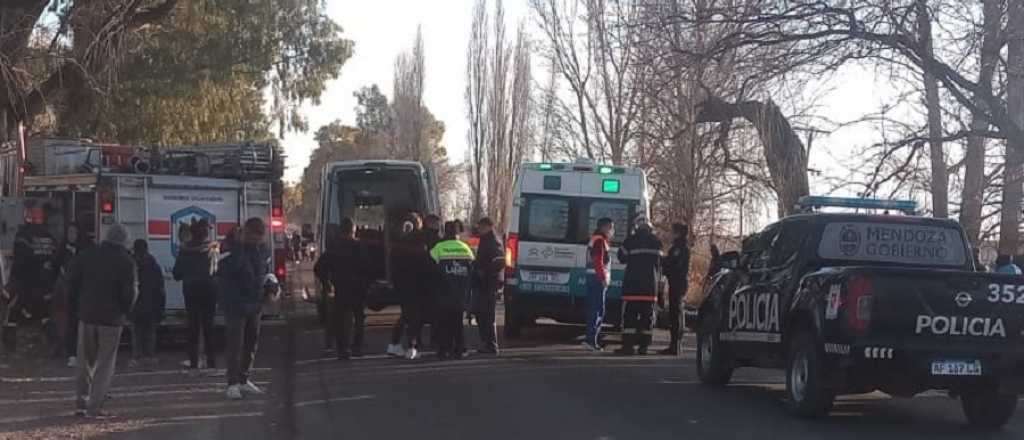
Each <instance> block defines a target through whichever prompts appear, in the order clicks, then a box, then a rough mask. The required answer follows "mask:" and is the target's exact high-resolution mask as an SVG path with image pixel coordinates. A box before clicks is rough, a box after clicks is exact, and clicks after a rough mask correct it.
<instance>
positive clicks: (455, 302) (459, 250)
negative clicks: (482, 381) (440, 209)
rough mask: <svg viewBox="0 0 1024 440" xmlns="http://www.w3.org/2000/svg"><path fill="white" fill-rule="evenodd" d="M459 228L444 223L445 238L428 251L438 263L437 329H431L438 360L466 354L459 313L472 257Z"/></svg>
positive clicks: (450, 222)
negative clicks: (460, 236) (460, 235)
mask: <svg viewBox="0 0 1024 440" xmlns="http://www.w3.org/2000/svg"><path fill="white" fill-rule="evenodd" d="M459 230H460V228H459V226H458V224H456V223H455V222H454V221H449V222H445V224H444V240H441V241H440V242H438V243H437V244H436V245H434V248H433V249H431V250H430V257H431V258H432V259H433V260H434V262H435V263H436V264H437V269H436V271H435V275H436V277H437V284H436V285H437V297H436V301H435V306H436V310H437V316H436V317H435V321H434V322H435V324H436V328H435V329H432V331H434V332H435V334H434V337H435V338H436V343H437V357H438V359H441V360H446V359H461V358H462V357H464V356H465V339H464V335H463V321H462V316H463V313H464V311H465V308H466V297H467V296H468V295H469V289H470V285H471V282H472V281H471V275H470V272H471V271H472V268H473V260H474V257H473V250H472V249H470V248H469V245H467V244H466V243H465V242H463V241H461V240H459Z"/></svg>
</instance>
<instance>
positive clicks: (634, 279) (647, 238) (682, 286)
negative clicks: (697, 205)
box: [583, 217, 690, 356]
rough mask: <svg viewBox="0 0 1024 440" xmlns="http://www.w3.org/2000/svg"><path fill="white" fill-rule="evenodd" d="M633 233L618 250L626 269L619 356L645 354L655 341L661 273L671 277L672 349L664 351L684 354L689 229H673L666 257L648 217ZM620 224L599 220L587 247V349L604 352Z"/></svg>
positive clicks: (680, 226) (637, 223)
mask: <svg viewBox="0 0 1024 440" xmlns="http://www.w3.org/2000/svg"><path fill="white" fill-rule="evenodd" d="M633 227H634V232H633V234H631V235H629V236H628V237H626V239H625V240H624V241H623V242H622V244H621V245H620V246H619V249H618V252H617V255H616V258H617V259H618V261H619V263H622V264H625V265H626V271H625V275H624V276H623V279H622V321H621V323H622V347H621V348H619V349H618V350H616V351H615V354H619V355H624V356H631V355H634V354H641V355H645V354H647V352H648V348H649V347H650V345H651V342H652V339H653V338H652V336H653V331H654V324H655V321H656V319H657V318H656V312H657V307H656V306H655V305H656V304H657V301H658V289H659V285H660V280H661V277H662V275H664V276H665V277H666V278H668V303H669V321H670V322H669V324H670V325H669V332H670V341H669V346H668V347H667V348H665V349H663V350H661V351H660V352H659V353H660V354H663V355H673V356H676V355H679V352H680V350H681V348H682V347H681V344H682V332H683V314H682V302H683V296H684V295H685V294H686V289H687V286H688V278H689V272H690V269H689V268H690V247H689V245H688V243H687V237H688V235H689V228H688V227H687V226H686V225H684V224H681V223H676V224H673V225H672V246H671V247H670V248H669V250H668V252H667V254H666V253H663V252H662V243H661V241H660V240H658V238H657V237H656V236H655V235H654V233H653V232H652V230H651V224H650V223H649V222H648V220H647V219H646V218H644V217H639V218H637V219H636V220H635V221H634V223H633ZM614 235H615V223H614V222H613V221H612V219H610V218H601V219H598V220H597V228H596V230H595V231H594V233H593V234H592V235H591V238H590V241H589V243H588V244H587V255H588V258H587V282H586V286H587V290H586V291H587V297H586V301H587V321H586V326H587V330H586V335H585V336H584V340H583V346H584V348H586V349H588V350H591V351H603V350H604V347H603V344H602V343H601V324H602V322H603V321H604V316H605V300H606V298H605V295H606V294H607V292H608V286H609V284H610V283H611V270H610V267H609V266H610V262H611V255H610V248H611V244H610V243H611V239H612V236H614Z"/></svg>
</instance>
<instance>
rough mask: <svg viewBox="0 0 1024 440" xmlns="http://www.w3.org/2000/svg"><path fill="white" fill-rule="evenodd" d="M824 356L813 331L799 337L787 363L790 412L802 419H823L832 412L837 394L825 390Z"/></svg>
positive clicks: (790, 348)
mask: <svg viewBox="0 0 1024 440" xmlns="http://www.w3.org/2000/svg"><path fill="white" fill-rule="evenodd" d="M822 359H824V354H823V353H822V349H821V347H820V346H817V345H816V344H815V342H814V336H813V335H811V333H810V332H807V331H802V332H800V333H798V334H797V335H796V337H795V338H794V339H793V342H792V343H791V344H790V346H789V355H788V356H787V362H786V394H787V397H788V398H789V399H788V402H787V404H788V406H789V410H790V411H791V412H793V413H794V414H796V415H798V416H801V417H821V416H824V415H826V414H828V412H829V411H831V410H832V404H833V403H834V402H835V393H834V392H833V391H832V390H829V389H827V388H825V380H824V377H823V376H824V375H823V374H822Z"/></svg>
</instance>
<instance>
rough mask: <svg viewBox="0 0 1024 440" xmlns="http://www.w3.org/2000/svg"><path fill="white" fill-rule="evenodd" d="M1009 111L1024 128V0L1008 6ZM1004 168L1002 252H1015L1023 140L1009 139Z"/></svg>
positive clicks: (1022, 189) (1007, 71) (1012, 0)
mask: <svg viewBox="0 0 1024 440" xmlns="http://www.w3.org/2000/svg"><path fill="white" fill-rule="evenodd" d="M1007 15H1008V21H1007V29H1006V30H1007V56H1006V101H1007V102H1006V110H1007V113H1009V116H1010V118H1011V119H1012V122H1013V123H1014V124H1015V125H1016V126H1017V127H1018V128H1020V127H1024V0H1010V2H1009V5H1008V7H1007ZM1005 157H1006V166H1005V168H1004V170H1003V203H1002V208H1003V210H1002V213H1001V215H1000V219H999V253H1000V254H1004V255H1015V254H1016V253H1017V249H1018V245H1019V240H1020V203H1021V195H1022V193H1024V187H1022V186H1021V183H1022V181H1021V175H1022V171H1024V170H1022V167H1021V165H1022V163H1024V143H1022V142H1021V140H1020V139H1016V138H1010V139H1009V140H1007V144H1006V154H1005Z"/></svg>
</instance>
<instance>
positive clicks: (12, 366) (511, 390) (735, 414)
mask: <svg viewBox="0 0 1024 440" xmlns="http://www.w3.org/2000/svg"><path fill="white" fill-rule="evenodd" d="M393 319H395V315H394V313H393V311H385V313H382V314H377V315H375V316H373V318H372V319H371V323H372V324H374V325H373V326H372V327H371V329H370V332H369V344H368V347H369V351H370V355H369V356H367V357H366V358H364V359H359V360H353V361H350V362H346V363H342V362H338V361H335V360H333V359H331V358H329V357H326V358H325V357H324V356H323V354H322V353H321V346H322V337H323V336H322V333H321V332H320V330H319V329H318V328H317V326H316V324H315V322H314V321H315V320H314V319H312V318H311V317H309V316H306V317H304V318H298V319H295V320H294V321H293V325H291V326H289V325H286V324H285V323H284V322H274V323H270V325H268V326H266V327H265V328H264V330H265V332H264V335H263V339H262V346H261V353H260V358H259V362H258V367H259V369H258V371H257V373H256V380H257V382H258V383H260V384H262V385H265V386H267V388H268V389H269V390H270V393H269V394H268V395H266V396H263V397H260V398H249V399H246V400H244V401H241V402H229V401H226V400H225V399H224V398H223V383H222V382H223V377H200V378H189V377H187V376H184V375H182V374H181V373H180V372H179V371H177V367H176V363H177V361H178V360H180V358H181V355H180V352H174V351H172V352H167V354H165V356H164V358H165V360H164V362H163V363H162V364H161V365H159V366H157V367H155V368H152V369H149V370H135V371H129V370H125V369H119V371H121V372H120V373H119V375H118V377H117V378H116V379H115V387H114V389H113V392H112V398H113V400H112V401H111V402H110V409H111V410H113V411H115V412H116V413H118V414H119V415H120V417H118V418H117V419H115V420H112V421H106V422H86V421H82V420H79V419H76V418H74V417H73V416H72V415H71V414H70V410H71V406H72V403H73V400H72V393H71V389H72V383H71V382H70V371H69V370H68V369H66V368H63V367H60V366H58V365H56V363H54V362H46V361H35V363H33V362H29V361H25V360H21V361H19V360H13V361H12V360H10V359H8V360H7V361H0V364H2V365H0V439H18V440H22V439H50V438H113V439H168V440H169V439H175V440H177V439H232V440H233V439H245V440H259V439H286V438H299V439H346V440H350V439H396V438H411V439H445V440H451V439H524V438H537V439H669V438H683V437H690V438H707V439H734V438H735V439H742V438H752V439H774V438H780V439H783V438H785V439H825V438H827V439H830V440H832V439H846V438H849V439H864V438H871V439H872V440H883V439H900V440H905V439H916V438H921V439H926V438H927V439H934V438H982V436H980V435H979V434H977V433H975V432H973V431H971V430H970V429H969V428H968V427H967V426H966V425H965V423H964V421H963V416H962V415H961V413H960V407H959V404H958V402H957V401H955V400H952V399H949V398H948V397H945V396H942V395H938V394H933V395H929V396H926V397H919V398H916V399H892V398H889V397H886V396H884V395H881V394H871V395H866V396H854V397H848V398H843V399H841V400H840V401H839V402H838V404H837V405H836V410H835V412H834V413H833V415H832V416H831V417H829V418H827V419H824V420H817V421H805V420H799V419H794V418H792V417H790V416H789V415H787V414H786V413H785V411H784V409H783V407H782V398H783V393H782V389H783V385H782V383H783V380H782V377H781V375H780V374H778V373H776V372H770V371H763V370H741V371H740V372H739V373H738V374H737V375H736V377H735V380H734V383H733V384H732V385H731V386H729V387H726V388H724V389H709V388H706V387H703V386H700V385H699V384H698V383H697V381H696V377H695V372H694V366H693V353H692V352H691V351H688V352H687V353H686V355H685V356H683V357H682V358H669V357H661V356H647V357H643V358H619V357H614V356H610V355H595V354H591V353H586V352H584V351H582V350H581V349H580V348H579V347H578V341H579V337H580V333H581V329H579V328H577V327H572V326H558V325H544V326H540V327H538V328H533V329H530V330H529V331H528V332H527V334H526V337H525V338H524V339H522V340H517V341H505V344H504V345H506V349H505V350H504V352H503V354H502V356H501V357H500V358H483V357H474V358H470V359H466V360H462V361H449V362H438V361H436V360H434V359H433V358H432V356H427V357H425V358H424V359H421V360H417V361H405V360H401V359H393V358H388V357H386V356H384V355H383V354H382V352H383V349H384V346H385V344H386V342H387V337H388V336H387V335H388V333H389V329H388V328H387V325H386V324H387V323H389V322H391V321H392V320H393ZM289 330H290V331H291V335H292V340H294V341H295V344H293V345H291V347H292V353H291V356H292V357H293V359H295V362H293V363H291V364H290V365H291V367H289V366H288V365H289V364H288V363H287V362H285V361H286V359H287V358H288V357H289V350H288V347H289V344H287V341H288V340H289ZM664 336H665V335H664V334H663V333H659V334H658V337H659V339H661V340H662V342H663V338H664ZM610 339H612V341H613V342H614V340H615V339H616V338H615V337H614V336H613V337H611V338H610ZM688 343H689V344H690V345H689V346H690V347H692V340H691V341H688ZM120 365H124V363H123V362H122V363H121V364H120ZM289 402H290V404H289ZM288 408H292V410H291V411H288V410H287V409H288ZM290 421H291V422H292V423H291V424H292V425H294V426H295V428H296V432H294V433H293V432H291V431H289V429H288V426H289V422H290ZM984 438H996V439H1002V438H1005V439H1020V438H1024V404H1022V410H1019V411H1018V413H1017V416H1016V418H1015V419H1014V420H1013V422H1011V424H1010V425H1009V426H1008V427H1007V429H1005V430H1004V431H1003V432H1000V433H997V434H993V435H990V436H986V437H984Z"/></svg>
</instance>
